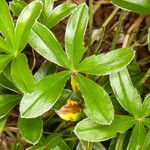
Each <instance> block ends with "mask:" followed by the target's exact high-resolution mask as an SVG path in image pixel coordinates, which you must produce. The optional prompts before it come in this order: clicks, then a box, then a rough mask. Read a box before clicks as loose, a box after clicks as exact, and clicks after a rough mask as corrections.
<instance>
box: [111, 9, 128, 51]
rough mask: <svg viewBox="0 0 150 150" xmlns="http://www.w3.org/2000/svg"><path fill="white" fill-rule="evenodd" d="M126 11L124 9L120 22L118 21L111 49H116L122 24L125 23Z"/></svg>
mask: <svg viewBox="0 0 150 150" xmlns="http://www.w3.org/2000/svg"><path fill="white" fill-rule="evenodd" d="M125 13H126V11H125V10H123V11H122V12H121V15H120V17H119V23H118V26H117V30H116V32H115V34H114V38H113V41H112V46H111V50H114V49H115V48H116V44H117V39H118V37H119V33H120V30H121V26H122V23H123V19H124V15H125Z"/></svg>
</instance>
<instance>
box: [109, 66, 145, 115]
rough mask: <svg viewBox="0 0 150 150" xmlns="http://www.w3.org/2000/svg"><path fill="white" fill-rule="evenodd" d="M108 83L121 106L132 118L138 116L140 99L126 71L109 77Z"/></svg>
mask: <svg viewBox="0 0 150 150" xmlns="http://www.w3.org/2000/svg"><path fill="white" fill-rule="evenodd" d="M110 83H111V87H112V89H113V91H114V94H115V95H116V97H117V100H118V101H119V103H120V104H121V106H122V107H123V108H124V109H125V110H126V111H128V112H129V113H131V114H132V115H134V116H138V115H140V112H141V107H142V105H141V97H140V95H139V94H138V92H137V90H136V89H135V88H134V86H133V84H132V82H131V79H130V76H129V73H128V70H127V69H124V70H122V71H121V72H119V73H115V74H112V75H110Z"/></svg>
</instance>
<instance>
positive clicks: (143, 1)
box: [112, 0, 150, 14]
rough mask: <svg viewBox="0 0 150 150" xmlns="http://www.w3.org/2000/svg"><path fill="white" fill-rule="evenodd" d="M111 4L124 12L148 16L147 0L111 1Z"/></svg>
mask: <svg viewBox="0 0 150 150" xmlns="http://www.w3.org/2000/svg"><path fill="white" fill-rule="evenodd" d="M112 2H113V3H114V4H115V5H117V6H119V7H121V8H122V9H125V10H130V11H133V12H137V13H141V14H150V1H149V0H112Z"/></svg>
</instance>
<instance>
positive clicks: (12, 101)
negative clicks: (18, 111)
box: [0, 95, 21, 118]
mask: <svg viewBox="0 0 150 150" xmlns="http://www.w3.org/2000/svg"><path fill="white" fill-rule="evenodd" d="M20 100H21V97H20V96H16V95H0V118H1V117H3V116H5V115H6V114H7V113H8V112H9V111H11V110H12V109H13V108H14V107H15V106H16V105H17V104H18V103H19V101H20Z"/></svg>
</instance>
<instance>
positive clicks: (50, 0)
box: [39, 0, 54, 24]
mask: <svg viewBox="0 0 150 150" xmlns="http://www.w3.org/2000/svg"><path fill="white" fill-rule="evenodd" d="M42 2H43V10H42V13H41V16H40V18H39V21H40V22H41V23H43V24H45V23H46V22H47V20H48V17H49V15H50V13H51V12H52V10H53V6H54V0H42Z"/></svg>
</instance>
